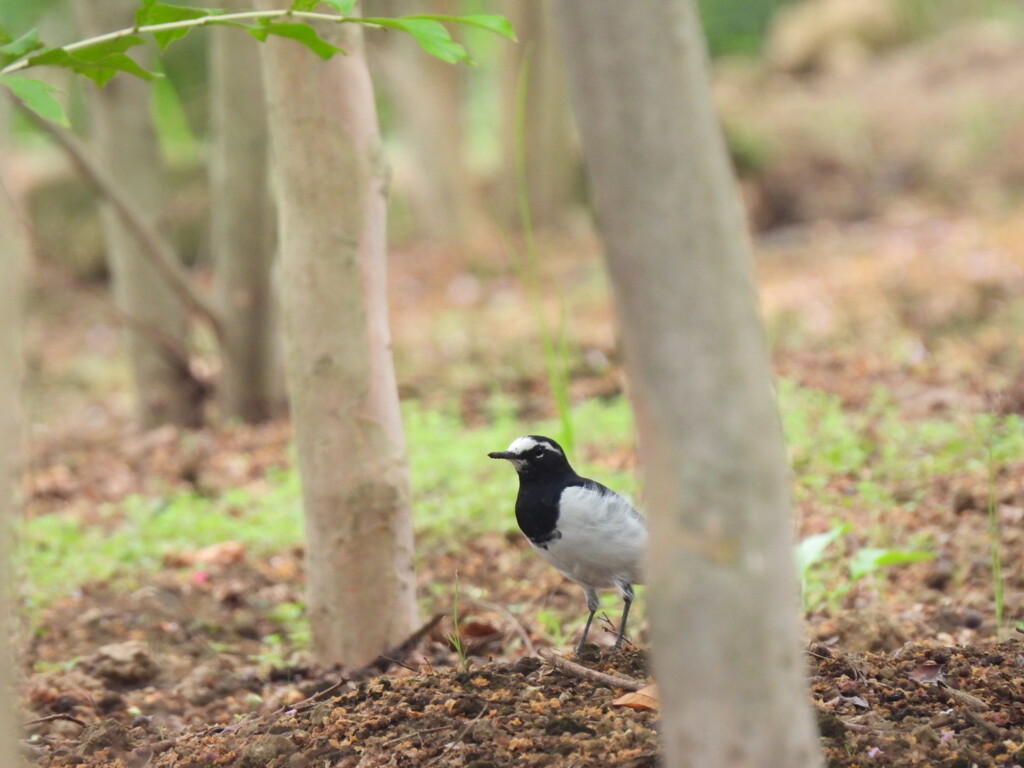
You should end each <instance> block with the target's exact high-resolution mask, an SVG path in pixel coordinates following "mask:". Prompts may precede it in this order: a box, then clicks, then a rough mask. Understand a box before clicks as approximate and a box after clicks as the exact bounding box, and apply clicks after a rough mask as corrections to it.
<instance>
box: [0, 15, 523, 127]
mask: <svg viewBox="0 0 1024 768" xmlns="http://www.w3.org/2000/svg"><path fill="white" fill-rule="evenodd" d="M355 2H356V0H323V3H324V4H325V5H327V6H329V7H330V8H331V9H332V10H333V11H334V13H322V12H318V11H316V10H315V9H316V8H317V7H318V6H319V4H320V0H293V2H292V3H291V5H289V6H288V7H287V8H281V9H276V10H266V11H238V12H233V13H227V12H225V11H223V10H221V9H215V8H214V9H211V8H191V7H185V6H180V5H172V4H170V3H163V2H159V0H143V2H142V4H141V5H140V7H139V9H138V11H136V14H135V24H134V25H133V26H131V27H126V28H124V29H119V30H114V31H111V32H106V33H104V34H102V35H98V36H96V37H91V38H88V39H86V40H79V41H77V42H73V43H69V44H67V45H64V46H58V47H48V46H46V45H45V44H44V43H43V42H42V41H41V40H40V39H39V36H38V34H37V33H36V31H35V30H31V31H29V32H27V33H25V34H24V35H22V36H21V37H19V38H17V39H12V38H11V36H10V35H9V33H8V32H7V31H6V30H5V29H3V28H2V27H0V84H2V85H4V86H6V88H7V89H8V90H9V91H10V92H11V93H12V94H13V95H14V96H15V98H16V99H18V100H19V101H20V102H21V103H23V104H24V105H25V106H26V107H28V108H29V109H31V110H32V111H33V112H35V113H36V114H38V115H40V116H41V117H44V118H46V119H47V120H53V121H55V122H58V123H61V124H64V125H67V117H66V116H65V114H64V109H63V107H62V106H61V104H60V102H59V101H57V99H56V98H55V97H54V92H55V91H56V89H55V88H54V87H53V86H51V85H49V84H47V83H44V82H41V81H39V80H36V79H34V78H31V77H24V76H22V75H20V74H17V73H19V72H21V71H23V70H25V69H29V68H31V67H38V66H55V67H64V68H66V69H71V70H72V71H74V72H77V73H78V74H81V75H84V76H85V77H88V78H89V79H90V80H92V81H93V82H94V83H95V84H96V85H97V86H102V85H104V84H105V83H106V82H107V81H108V80H110V78H112V77H114V75H116V74H117V73H118V72H126V73H128V74H130V75H134V76H135V77H140V78H143V79H146V80H152V79H154V78H156V77H158V75H157V73H155V72H151V71H149V70H147V69H146V68H145V67H143V66H142V65H140V64H139V63H138V62H137V61H136V60H135V59H133V58H132V57H131V56H129V55H128V54H127V51H128V50H129V49H131V48H134V47H135V46H138V45H142V44H143V43H144V42H145V38H144V37H142V35H152V37H153V40H154V41H155V42H156V44H157V46H158V47H159V49H160V50H161V51H162V50H164V49H165V48H167V46H168V45H170V44H171V43H173V42H174V41H175V40H179V39H181V38H182V37H184V36H185V35H187V34H188V33H189V32H191V31H192V30H193V29H197V28H199V27H205V26H211V25H219V26H228V27H238V28H241V29H244V30H246V31H247V32H248V33H249V34H250V35H252V36H253V37H255V38H256V39H257V40H259V41H260V42H263V41H265V40H266V39H267V38H268V37H270V36H271V35H276V36H280V37H286V38H289V39H292V40H295V41H296V42H298V43H301V44H302V45H304V46H306V47H307V48H308V49H309V50H310V51H312V52H313V53H314V54H316V55H317V56H319V57H320V58H321V59H329V58H331V57H332V56H334V55H335V54H338V53H341V54H344V53H345V51H344V50H342V49H341V48H338V47H337V46H335V45H333V44H332V43H330V42H328V41H327V40H324V39H323V38H322V37H321V36H320V33H319V32H318V31H317V28H316V27H315V26H313V24H314V23H316V22H329V23H353V24H363V25H365V26H369V27H375V28H378V29H393V30H397V31H400V32H403V33H405V34H408V35H410V36H411V37H413V38H414V39H415V40H416V42H417V43H419V45H420V47H421V48H423V50H424V51H426V52H427V53H429V54H430V55H432V56H435V57H437V58H439V59H441V60H443V61H446V62H448V63H451V64H456V63H465V64H472V63H473V60H472V59H471V58H470V56H469V54H468V53H467V52H466V49H465V48H464V47H463V46H462V45H461V44H460V43H457V42H455V41H454V40H452V37H451V34H450V33H449V32H448V29H447V28H446V27H445V26H444V24H443V23H442V22H446V23H449V24H461V25H466V26H474V27H479V28H481V29H486V30H488V31H490V32H494V33H496V34H499V35H501V36H503V37H506V38H508V39H510V40H515V39H516V37H515V32H514V31H513V30H512V25H511V24H510V23H509V21H508V19H506V18H504V17H503V16H495V15H489V14H470V15H465V16H445V15H439V14H415V15H409V16H399V17H395V18H383V17H365V18H364V17H359V16H349V15H348V14H349V13H350V11H351V10H352V8H353V7H354V6H355Z"/></svg>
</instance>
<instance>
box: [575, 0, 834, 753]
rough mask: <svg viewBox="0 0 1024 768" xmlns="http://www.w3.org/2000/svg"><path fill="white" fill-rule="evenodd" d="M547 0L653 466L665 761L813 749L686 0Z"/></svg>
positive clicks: (739, 271) (780, 502) (767, 428)
mask: <svg viewBox="0 0 1024 768" xmlns="http://www.w3.org/2000/svg"><path fill="white" fill-rule="evenodd" d="M556 11H557V17H558V21H559V27H560V32H561V37H562V40H563V43H564V49H565V52H566V55H567V57H568V64H569V74H570V82H571V91H572V96H573V102H574V106H575V109H576V115H577V124H578V125H579V126H580V131H581V138H582V141H583V149H584V156H585V158H586V165H587V169H588V172H589V177H590V182H591V187H592V193H593V202H594V207H595V210H596V216H597V221H598V226H599V229H600V232H601V235H602V238H603V240H604V243H605V248H606V252H607V253H606V257H607V262H608V267H609V270H610V272H611V276H612V282H613V285H614V291H615V298H616V308H617V312H618V316H619V321H620V323H621V326H622V337H623V344H624V352H625V359H626V369H627V373H628V375H629V377H630V381H631V396H632V400H633V405H634V409H635V411H636V416H637V427H638V430H639V441H640V458H641V465H642V467H643V469H644V473H645V477H646V482H647V498H648V506H649V511H650V525H651V533H652V536H651V541H652V546H651V551H650V553H649V583H650V585H651V586H650V590H649V592H648V594H649V595H650V600H651V609H650V610H651V622H652V634H653V651H654V670H655V675H656V678H657V679H658V681H659V684H660V685H659V691H660V693H661V696H662V699H663V705H664V717H663V723H664V731H663V734H664V743H665V751H666V765H667V766H670V767H671V768H678V767H679V766H702V768H703V767H705V766H707V767H708V768H712V767H717V766H721V767H722V768H726V767H728V768H739V767H753V766H758V767H763V768H796V767H798V766H799V767H801V768H802V767H803V766H817V765H820V748H819V745H818V741H817V738H816V733H815V728H814V725H813V720H812V718H811V711H810V707H809V703H808V699H807V692H806V689H807V681H806V677H805V670H804V665H803V663H802V659H801V646H800V638H799V625H798V607H797V606H798V601H797V589H796V571H795V568H794V564H793V557H792V548H791V540H790V530H791V529H790V518H789V514H790V509H789V499H788V477H787V469H786V465H785V454H784V450H783V444H782V438H781V430H780V423H779V418H778V414H777V412H776V408H775V403H774V400H773V396H772V390H771V385H770V371H769V362H768V356H767V352H766V344H765V340H764V336H763V332H762V328H761V323H760V318H759V313H758V310H757V301H756V296H755V289H754V285H753V277H752V268H751V255H750V248H749V245H748V241H747V237H746V234H745V226H744V220H743V215H742V210H741V207H740V204H739V200H738V197H737V190H736V186H735V183H734V180H733V175H732V171H731V169H730V166H729V162H728V157H727V153H726V148H725V144H724V141H723V139H722V134H721V131H720V129H719V125H718V122H717V120H716V116H715V113H714V109H713V106H712V101H711V96H710V92H709V85H708V64H707V58H706V52H705V43H704V40H703V38H702V33H701V28H700V25H699V23H698V17H697V12H696V9H695V7H694V5H693V2H692V0H648V2H645V3H643V11H642V12H637V11H635V10H634V11H632V12H629V13H627V12H625V7H624V6H623V4H622V3H620V2H616V1H615V0H590V2H586V3H581V2H572V0H563V1H560V2H559V3H558V5H557V6H556Z"/></svg>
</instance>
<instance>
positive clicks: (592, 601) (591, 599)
mask: <svg viewBox="0 0 1024 768" xmlns="http://www.w3.org/2000/svg"><path fill="white" fill-rule="evenodd" d="M584 591H585V592H586V595H587V608H588V609H589V610H590V615H589V616H587V623H586V624H584V625H583V636H582V637H581V638H580V641H579V642H578V643H577V644H576V655H577V656H579V655H581V654H582V653H583V644H584V643H586V642H587V633H588V632H590V622H592V621H593V620H594V614H595V613H597V609H598V607H599V606H600V605H601V603H600V601H599V600H598V599H597V592H596V591H595V590H593V589H591V588H590V587H584Z"/></svg>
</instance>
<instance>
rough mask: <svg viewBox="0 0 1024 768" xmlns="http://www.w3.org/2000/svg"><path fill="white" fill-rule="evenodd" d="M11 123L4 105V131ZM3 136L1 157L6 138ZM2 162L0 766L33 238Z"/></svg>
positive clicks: (11, 744) (14, 751)
mask: <svg viewBox="0 0 1024 768" xmlns="http://www.w3.org/2000/svg"><path fill="white" fill-rule="evenodd" d="M6 125H7V115H6V112H5V110H3V109H0V133H3V132H4V130H5V128H6ZM2 139H3V137H2V136H0V158H2V157H4V154H5V152H4V150H6V149H7V147H6V146H4V144H5V142H4V141H3V140H2ZM4 176H5V173H4V169H3V168H2V167H0V232H3V236H2V237H0V265H3V266H2V269H3V279H0V361H3V362H2V363H0V765H11V766H13V765H19V764H20V762H19V760H20V758H19V757H18V732H17V727H16V722H17V721H16V719H15V706H14V704H15V702H16V701H17V696H16V695H15V693H14V690H15V687H14V686H15V684H16V682H17V681H16V679H15V670H16V669H17V666H16V665H15V663H14V658H13V649H12V648H11V646H10V643H11V637H12V633H11V629H12V620H13V617H14V606H15V604H16V601H15V599H14V582H13V578H12V577H13V573H12V569H11V566H10V563H11V557H10V556H11V554H12V550H13V540H12V537H11V533H12V531H13V527H14V516H15V509H16V507H15V503H14V489H15V487H16V478H17V470H18V457H19V456H20V455H21V451H20V448H21V440H20V438H21V422H20V407H19V406H20V401H21V370H22V349H21V323H22V311H21V310H22V299H23V296H24V292H23V287H24V274H25V268H26V266H27V260H28V239H27V237H26V233H25V231H24V228H23V226H22V221H19V216H18V215H17V211H16V207H15V205H16V198H17V196H16V195H15V194H13V190H12V189H11V188H10V185H9V184H8V183H7V180H6V179H5V178H4Z"/></svg>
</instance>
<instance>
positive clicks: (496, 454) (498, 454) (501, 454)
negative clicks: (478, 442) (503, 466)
mask: <svg viewBox="0 0 1024 768" xmlns="http://www.w3.org/2000/svg"><path fill="white" fill-rule="evenodd" d="M487 455H488V456H490V457H491V458H492V459H514V458H515V454H514V453H509V452H508V451H491V452H490V453H488V454H487Z"/></svg>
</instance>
